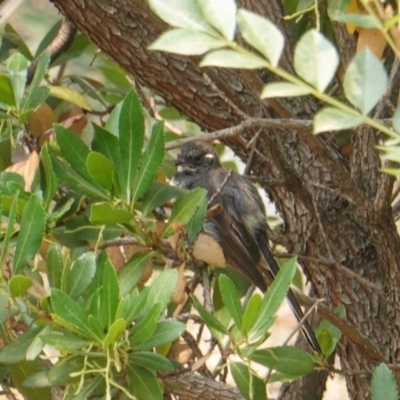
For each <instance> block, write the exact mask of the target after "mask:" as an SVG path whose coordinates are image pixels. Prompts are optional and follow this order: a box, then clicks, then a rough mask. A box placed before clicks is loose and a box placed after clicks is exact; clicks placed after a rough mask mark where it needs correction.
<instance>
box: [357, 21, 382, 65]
mask: <svg viewBox="0 0 400 400" xmlns="http://www.w3.org/2000/svg"><path fill="white" fill-rule="evenodd" d="M357 31H358V40H357V53H359V52H360V51H361V50H362V49H363V48H364V47H368V48H369V49H370V50H371V51H372V53H374V54H375V56H376V57H377V58H381V57H382V54H383V51H384V50H385V47H386V40H385V38H384V37H383V35H382V33H381V32H380V31H379V30H378V29H366V28H357Z"/></svg>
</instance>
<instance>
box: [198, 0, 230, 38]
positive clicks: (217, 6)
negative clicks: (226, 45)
mask: <svg viewBox="0 0 400 400" xmlns="http://www.w3.org/2000/svg"><path fill="white" fill-rule="evenodd" d="M197 3H198V4H199V6H200V8H201V11H202V13H203V16H204V18H205V19H206V21H207V22H208V23H209V24H210V25H211V26H213V27H214V28H215V29H216V30H217V31H218V32H221V33H222V35H223V36H224V37H225V39H227V40H229V41H232V40H233V38H234V35H235V28H236V3H235V1H234V0H225V1H215V0H197Z"/></svg>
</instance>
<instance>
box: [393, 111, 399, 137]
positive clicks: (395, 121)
mask: <svg viewBox="0 0 400 400" xmlns="http://www.w3.org/2000/svg"><path fill="white" fill-rule="evenodd" d="M392 121H393V122H392V123H393V129H394V130H395V131H396V132H397V133H400V107H397V108H396V110H395V112H394V115H393V118H392Z"/></svg>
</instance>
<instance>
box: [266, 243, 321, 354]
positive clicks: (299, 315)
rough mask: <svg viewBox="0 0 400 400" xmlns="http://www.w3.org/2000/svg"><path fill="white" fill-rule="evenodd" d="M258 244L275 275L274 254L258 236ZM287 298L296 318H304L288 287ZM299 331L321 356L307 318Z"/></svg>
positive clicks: (277, 269) (299, 319)
mask: <svg viewBox="0 0 400 400" xmlns="http://www.w3.org/2000/svg"><path fill="white" fill-rule="evenodd" d="M258 245H259V248H260V250H261V253H262V255H263V257H264V259H265V261H266V262H267V264H268V266H269V268H270V270H271V273H272V275H273V277H275V276H276V275H277V274H278V272H279V265H278V263H277V262H276V260H275V258H274V256H273V255H272V253H271V250H270V249H269V248H268V245H267V243H266V240H265V238H259V240H258ZM287 298H288V301H289V304H290V307H291V308H292V311H293V314H294V315H295V317H296V319H297V320H298V321H299V322H300V321H301V320H302V319H303V318H304V313H303V310H302V309H301V307H300V305H299V303H298V302H297V300H296V298H295V297H294V294H293V292H292V291H291V290H290V289H289V291H288V293H287ZM301 331H302V333H303V335H304V337H305V338H306V340H307V342H308V343H309V344H310V346H311V348H312V349H313V350H314V351H316V352H317V353H318V354H319V355H321V356H322V350H321V347H320V345H319V343H318V340H317V338H316V337H315V334H314V331H313V330H312V328H311V326H310V324H309V323H308V321H307V320H304V321H303V323H302V325H301Z"/></svg>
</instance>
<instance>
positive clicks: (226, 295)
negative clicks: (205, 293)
mask: <svg viewBox="0 0 400 400" xmlns="http://www.w3.org/2000/svg"><path fill="white" fill-rule="evenodd" d="M219 290H220V292H221V296H222V301H223V302H224V305H225V307H226V308H227V309H228V311H229V314H230V315H231V317H232V318H233V320H234V321H235V325H236V326H237V328H238V329H239V331H241V330H242V319H243V310H242V305H241V304H240V300H239V299H240V296H239V292H238V291H237V289H236V286H235V284H234V283H233V282H232V281H231V280H230V279H229V278H228V277H227V276H226V275H223V274H221V275H220V277H219Z"/></svg>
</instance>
